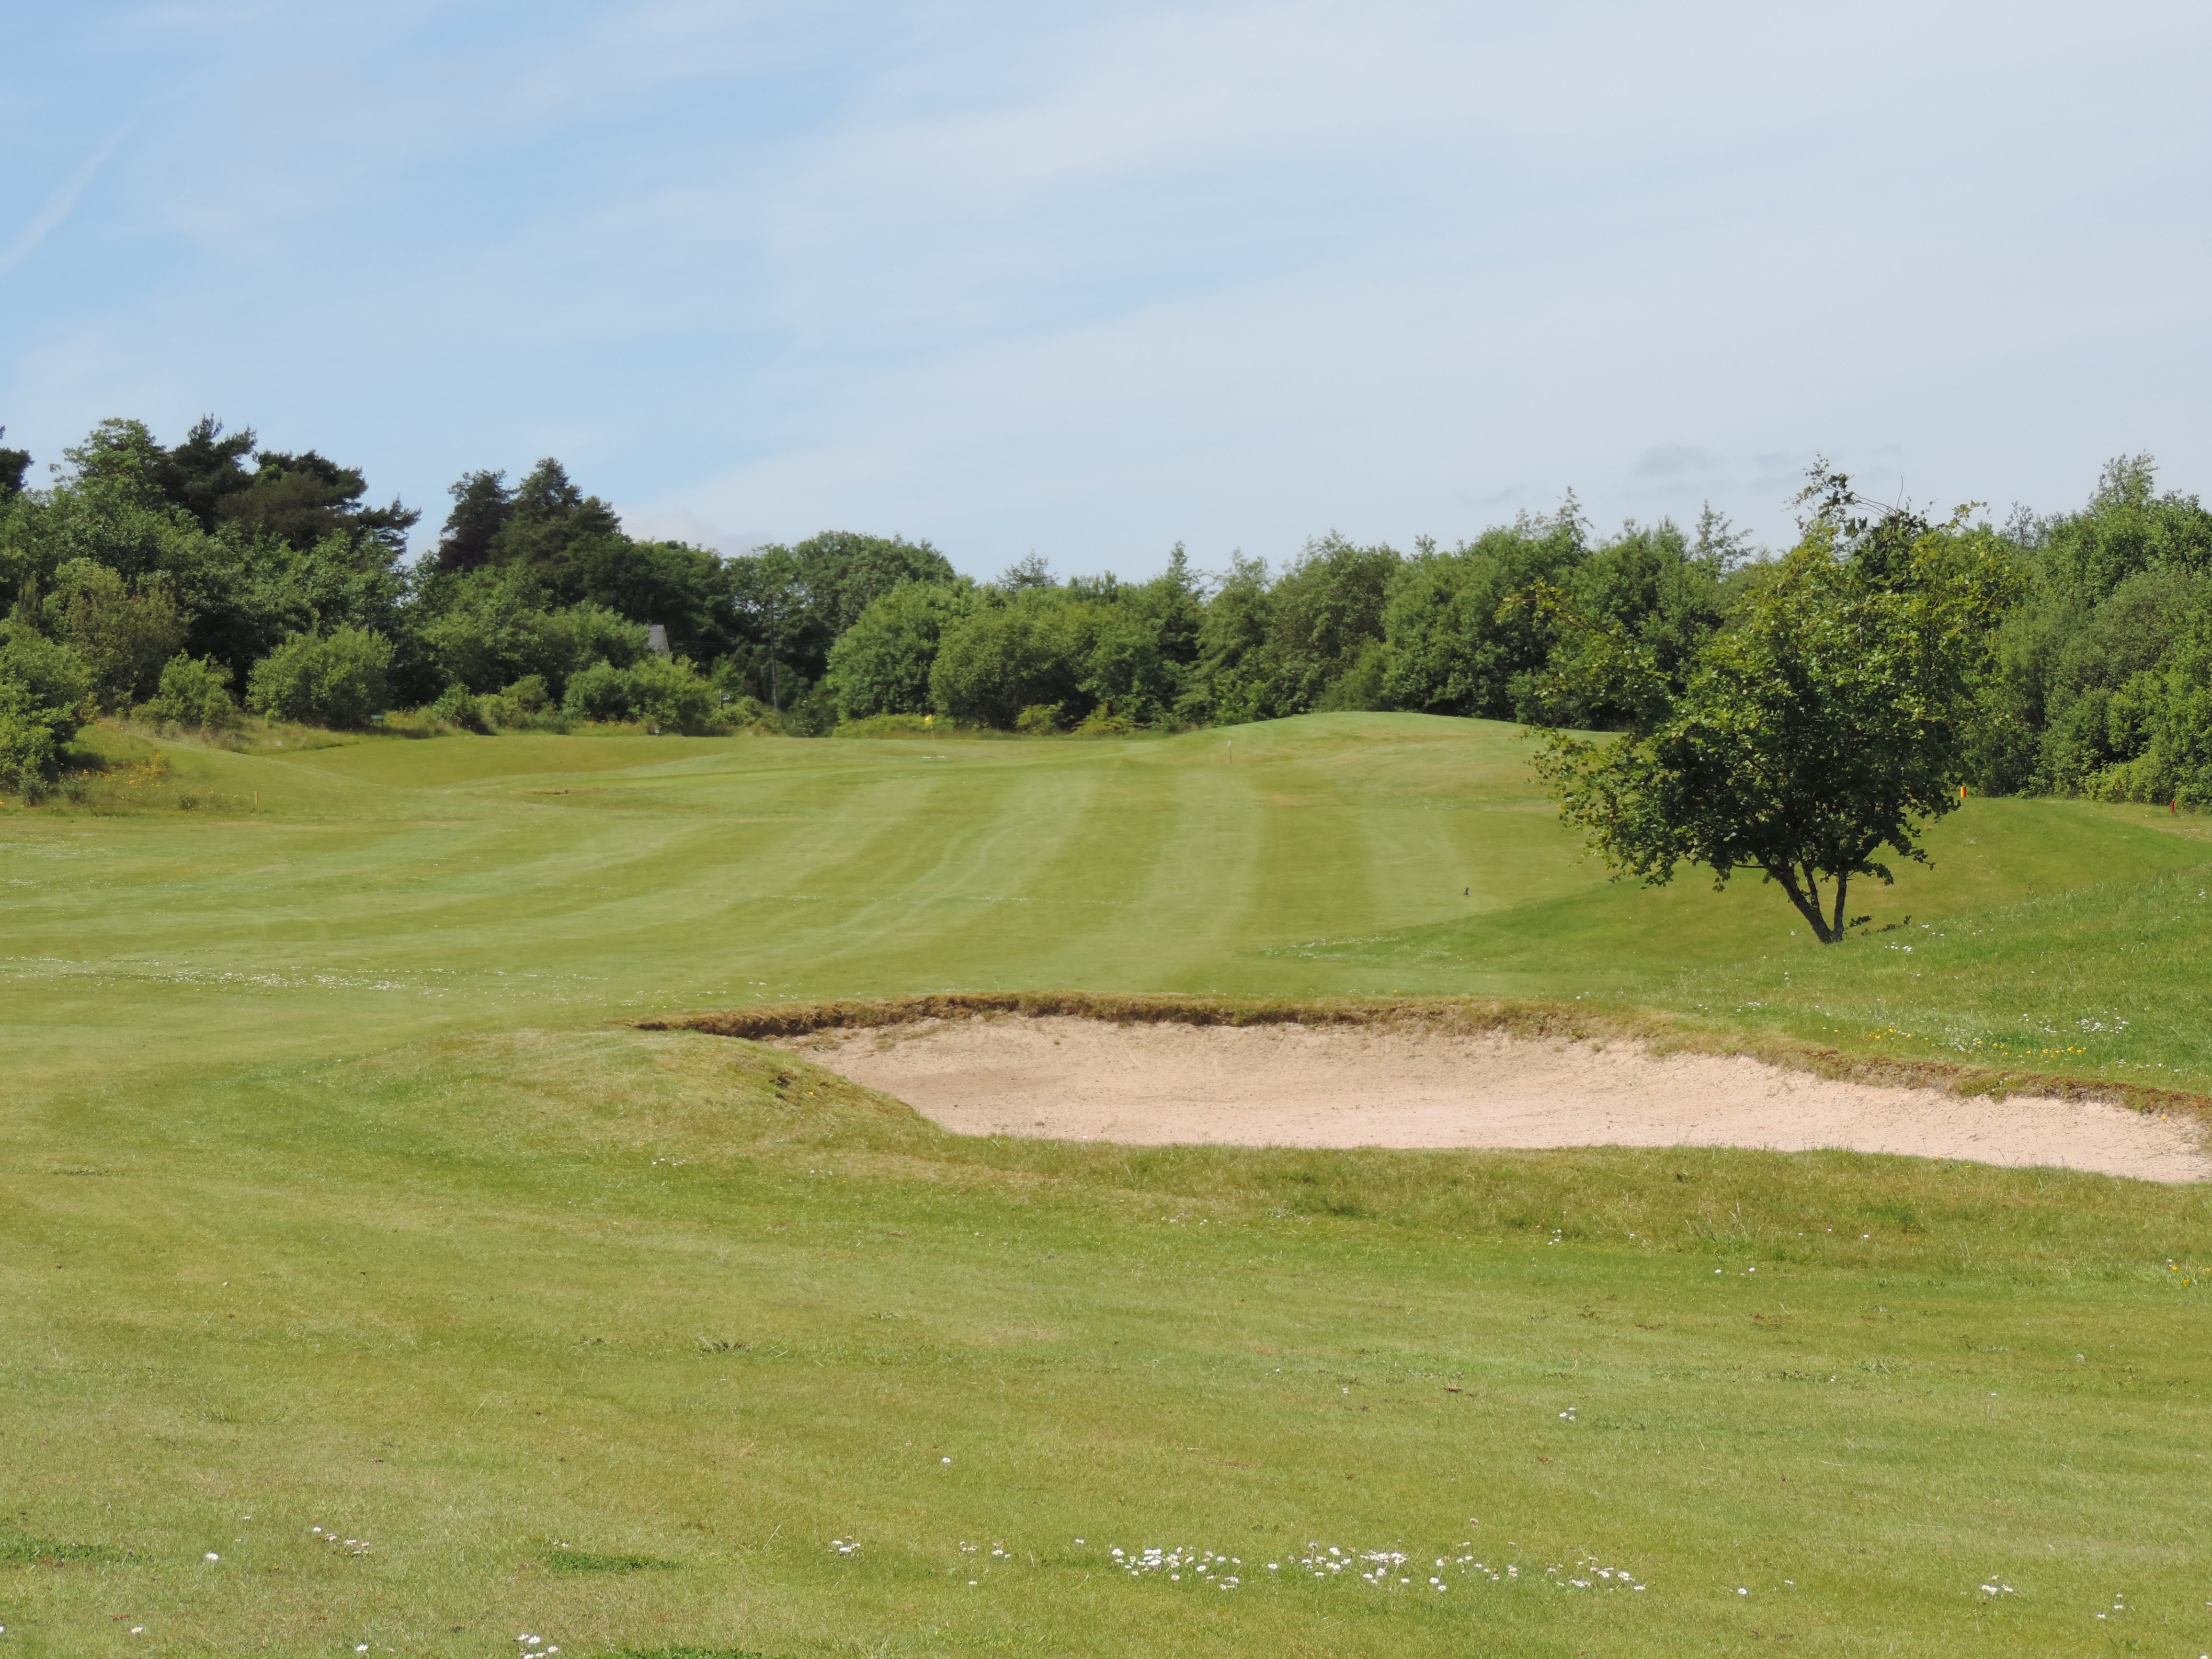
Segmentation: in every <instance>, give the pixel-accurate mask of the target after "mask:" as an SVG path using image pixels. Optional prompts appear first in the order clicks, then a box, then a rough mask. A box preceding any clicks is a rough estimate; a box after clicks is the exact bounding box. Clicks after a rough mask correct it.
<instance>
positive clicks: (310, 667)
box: [246, 628, 392, 727]
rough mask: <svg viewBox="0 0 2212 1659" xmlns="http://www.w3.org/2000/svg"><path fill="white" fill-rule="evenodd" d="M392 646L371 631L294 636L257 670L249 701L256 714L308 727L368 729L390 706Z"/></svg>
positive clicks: (342, 630) (249, 688) (343, 630)
mask: <svg viewBox="0 0 2212 1659" xmlns="http://www.w3.org/2000/svg"><path fill="white" fill-rule="evenodd" d="M391 665H392V646H391V643H390V641H387V640H386V639H385V637H384V636H383V635H381V634H379V633H376V632H374V631H373V630H370V629H356V628H340V629H336V630H335V631H333V632H331V633H330V634H327V635H317V634H295V635H292V637H291V638H289V639H288V640H286V641H284V642H283V644H282V645H280V646H278V647H276V649H275V650H274V651H272V652H270V653H269V654H268V655H267V656H265V657H264V658H263V659H261V660H260V661H259V662H258V663H256V664H254V665H253V673H252V677H251V678H249V679H248V680H247V682H246V702H247V703H248V705H249V706H251V707H252V708H253V709H254V710H255V711H256V712H257V713H259V714H267V715H270V716H271V717H272V718H274V719H276V720H298V721H301V722H302V723H303V724H307V725H313V726H334V727H347V726H366V725H367V724H368V717H369V716H370V715H371V714H380V713H381V712H382V711H383V710H384V708H386V706H387V704H388V703H389V702H390V701H391V697H390V693H389V691H388V690H387V687H386V680H385V671H386V669H388V668H389V667H390V666H391Z"/></svg>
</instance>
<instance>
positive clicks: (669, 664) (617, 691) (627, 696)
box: [562, 653, 718, 734]
mask: <svg viewBox="0 0 2212 1659" xmlns="http://www.w3.org/2000/svg"><path fill="white" fill-rule="evenodd" d="M562 707H563V708H566V709H567V710H568V713H569V714H575V715H580V716H581V717H582V718H583V719H585V720H643V721H645V722H647V724H649V725H652V726H657V727H659V729H660V730H662V731H664V732H685V733H690V734H696V733H698V732H706V731H709V730H711V729H713V727H714V726H715V724H716V723H717V722H716V714H717V711H718V704H717V702H716V700H715V693H714V688H713V687H711V686H709V685H708V684H707V682H706V681H705V680H704V679H702V678H700V676H699V674H698V672H697V671H696V670H695V669H694V668H693V667H692V666H691V665H690V663H689V662H688V661H686V660H685V659H684V658H682V657H678V658H676V659H673V660H671V659H667V658H665V657H656V656H653V655H651V654H650V653H648V654H647V655H646V656H643V657H641V658H639V659H638V660H637V661H635V663H633V664H631V665H629V667H628V668H617V667H616V666H615V665H613V664H612V663H608V662H595V663H593V664H592V665H591V666H590V667H589V668H586V669H581V670H579V671H577V672H576V673H574V674H572V675H570V676H569V677H568V696H566V697H565V698H564V699H563V700H562Z"/></svg>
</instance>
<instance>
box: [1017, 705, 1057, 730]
mask: <svg viewBox="0 0 2212 1659" xmlns="http://www.w3.org/2000/svg"><path fill="white" fill-rule="evenodd" d="M1060 707H1061V705H1060V704H1059V703H1056V702H1033V703H1031V704H1030V706H1029V707H1028V708H1024V709H1023V710H1022V712H1021V713H1020V714H1017V715H1015V716H1014V730H1015V731H1017V732H1027V733H1028V734H1029V735H1030V737H1033V738H1048V737H1050V736H1051V735H1052V734H1053V733H1054V732H1057V731H1059V730H1060Z"/></svg>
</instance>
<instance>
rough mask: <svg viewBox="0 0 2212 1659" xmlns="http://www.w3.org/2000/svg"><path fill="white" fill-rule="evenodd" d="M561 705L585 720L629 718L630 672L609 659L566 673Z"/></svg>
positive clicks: (630, 705) (630, 706)
mask: <svg viewBox="0 0 2212 1659" xmlns="http://www.w3.org/2000/svg"><path fill="white" fill-rule="evenodd" d="M561 706H562V708H565V709H567V710H568V712H569V713H570V714H574V715H578V716H580V718H582V719H584V720H628V719H629V717H630V713H631V708H632V704H631V701H630V689H629V671H628V670H626V669H621V668H617V667H616V666H615V665H613V664H612V663H611V662H595V663H593V664H592V665H591V666H590V667H589V668H580V669H578V670H577V671H575V672H574V673H573V674H571V675H569V676H568V695H567V696H564V697H563V698H562V700H561Z"/></svg>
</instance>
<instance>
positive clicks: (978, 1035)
mask: <svg viewBox="0 0 2212 1659" xmlns="http://www.w3.org/2000/svg"><path fill="white" fill-rule="evenodd" d="M771 1040H772V1041H775V1042H776V1043H777V1044H778V1046H780V1047H784V1048H792V1049H794V1050H798V1051H800V1052H803V1053H805V1054H807V1056H808V1057H809V1058H810V1059H811V1060H816V1061H817V1063H819V1064H821V1065H823V1066H827V1067H828V1068H829V1069H830V1070H832V1071H835V1072H836V1073H840V1074H842V1075H843V1076H845V1077H848V1078H850V1079H853V1080H854V1082H856V1083H860V1084H862V1085H866V1087H869V1088H872V1089H880V1090H882V1091H884V1092H885V1093H886V1094H890V1095H895V1096H896V1097H898V1098H899V1099H900V1100H902V1101H904V1102H905V1103H907V1104H908V1105H910V1106H912V1107H913V1108H914V1109H915V1110H916V1111H919V1112H921V1114H922V1115H925V1116H927V1117H928V1118H930V1119H932V1120H933V1121H936V1122H938V1123H940V1124H942V1125H944V1126H945V1127H947V1128H949V1129H952V1130H954V1131H956V1132H957V1133H963V1134H1007V1135H1023V1136H1035V1137H1039V1138H1043V1139H1078V1140H1110V1141H1119V1142H1125V1143H1129V1144H1133V1145H1145V1146H1158V1145H1165V1144H1170V1143H1175V1144H1199V1145H1220V1146H1401V1147H1447V1146H1460V1147H1477V1146H1486V1147H1543V1146H1747V1147H1763V1148H1768V1149H1771V1150H1774V1151H1778V1152H1805V1151H1810V1150H1813V1149H1815V1148H1820V1147H1840V1148H1846V1149H1849V1150H1850V1151H1854V1152H1898V1153H1904V1154H1906V1155H1909V1156H1912V1157H1918V1158H1963V1159H1969V1160H1972V1161H1974V1162H1977V1163H1983V1164H2006V1165H2012V1166H2015V1167H2017V1166H2027V1165H2045V1166H2057V1167H2060V1168H2065V1169H2073V1170H2093V1171H2096V1172H2099V1173H2102V1174H2106V1175H2115V1176H2133V1177H2136V1178H2137V1179H2141V1180H2146V1181H2161V1182H2194V1181H2203V1180H2206V1179H2208V1178H2212V1158H2208V1157H2207V1155H2206V1152H2205V1148H2204V1146H2203V1141H2202V1139H2201V1138H2200V1135H2199V1131H2198V1124H2197V1121H2196V1119H2195V1118H2194V1116H2193V1115H2181V1114H2175V1115H2169V1114H2164V1113H2153V1112H2143V1111H2136V1110H2133V1109H2130V1108H2128V1107H2126V1106H2122V1105H2116V1104H2113V1103H2109V1102H2106V1101H2097V1100H2080V1099H2061V1098H2056V1097H2049V1096H2038V1095H2022V1094H2015V1095H2011V1096H2009V1097H1992V1096H1989V1095H1960V1094H1958V1093H1955V1092H1949V1091H1942V1090H1937V1089H1930V1088H1915V1087H1910V1086H1899V1085H1890V1084H1878V1083H1868V1082H1855V1081H1849V1080H1844V1079H1831V1078H1823V1077H1820V1076H1816V1075H1814V1074H1812V1073H1808V1072H1804V1071H1797V1070H1789V1069H1784V1068H1783V1067H1780V1066H1772V1065H1769V1064H1766V1063H1765V1062H1763V1061H1760V1060H1753V1059H1750V1058H1741V1057H1729V1056H1725V1055H1716V1054H1688V1053H1670V1054H1657V1053H1654V1052H1652V1051H1651V1050H1650V1049H1649V1048H1647V1047H1646V1046H1644V1044H1642V1043H1640V1042H1591V1041H1587V1040H1577V1039H1576V1038H1572V1037H1568V1036H1557V1037H1544V1036H1534V1037H1532V1036H1516V1035H1512V1034H1510V1033H1509V1032H1505V1031H1499V1030H1490V1031H1483V1030H1434V1029H1431V1030H1422V1029H1420V1028H1419V1027H1416V1026H1411V1025H1408V1024H1371V1025H1351V1024H1327V1025H1320V1026H1304V1025H1297V1024H1246V1025H1232V1024H1181V1023H1169V1022H1161V1023H1150V1024H1107V1023H1103V1022H1101V1021H1098V1020H1095V1019H1084V1018H1071V1017H1067V1016H1057V1015H1047V1016H1043V1017H1039V1018H1022V1017H1019V1016H1016V1017H1012V1018H1008V1017H1003V1016H1002V1017H999V1018H981V1017H974V1016H969V1017H961V1018H951V1019H939V1018H923V1019H921V1020H916V1021H910V1022H908V1023H903V1024H888V1025H877V1026H867V1027H861V1028H858V1029H855V1028H854V1027H850V1026H848V1027H844V1028H842V1029H828V1030H814V1031H812V1032H811V1033H807V1034H804V1035H789V1036H776V1037H774V1038H772V1039H771Z"/></svg>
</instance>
